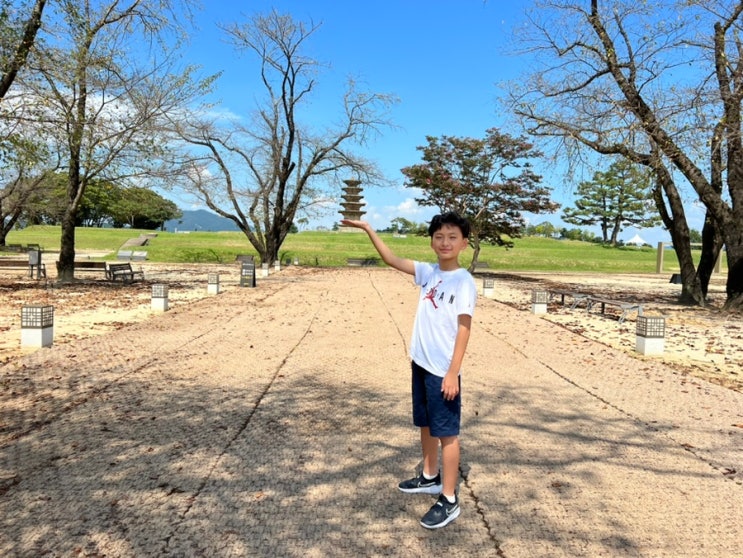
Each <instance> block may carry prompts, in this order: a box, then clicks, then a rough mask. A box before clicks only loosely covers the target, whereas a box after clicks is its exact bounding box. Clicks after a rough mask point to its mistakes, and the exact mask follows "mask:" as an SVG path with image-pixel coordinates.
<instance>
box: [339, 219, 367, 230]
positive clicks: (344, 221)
mask: <svg viewBox="0 0 743 558" xmlns="http://www.w3.org/2000/svg"><path fill="white" fill-rule="evenodd" d="M341 225H345V226H347V227H355V228H357V229H364V230H366V229H368V228H369V223H367V222H366V221H354V220H353V219H341Z"/></svg>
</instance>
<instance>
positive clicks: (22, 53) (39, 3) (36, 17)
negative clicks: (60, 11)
mask: <svg viewBox="0 0 743 558" xmlns="http://www.w3.org/2000/svg"><path fill="white" fill-rule="evenodd" d="M45 5H46V0H35V2H34V4H33V7H32V8H31V10H30V14H29V16H28V19H26V20H25V22H24V23H23V32H22V33H21V35H20V37H19V38H18V39H17V40H16V39H15V37H3V38H4V39H6V38H10V39H11V40H10V41H9V42H10V45H8V44H7V42H6V41H5V40H4V41H3V43H4V46H5V47H6V48H3V53H2V54H3V56H2V68H0V72H2V74H1V75H0V99H3V97H5V94H6V93H7V92H8V90H9V89H10V87H11V85H13V82H14V81H15V78H16V76H17V75H18V72H19V71H20V70H21V68H23V66H24V64H25V63H26V59H27V58H28V53H29V52H31V48H32V47H33V44H34V41H35V40H36V33H37V32H38V31H39V27H41V17H42V14H43V13H44V6H45ZM4 31H7V32H8V33H10V31H11V30H10V29H8V30H4Z"/></svg>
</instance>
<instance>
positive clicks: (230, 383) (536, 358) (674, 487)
mask: <svg viewBox="0 0 743 558" xmlns="http://www.w3.org/2000/svg"><path fill="white" fill-rule="evenodd" d="M415 301H416V289H415V287H414V286H413V285H412V283H411V281H410V280H409V278H407V277H405V276H402V275H401V274H399V273H397V272H394V271H391V270H386V269H376V270H367V269H357V270H325V271H318V270H303V269H294V270H286V271H282V272H280V273H277V274H274V275H272V276H271V277H270V278H268V279H265V280H263V281H261V282H259V286H258V288H256V289H248V288H230V289H228V290H226V291H225V292H223V293H222V294H220V295H218V296H215V297H209V298H204V299H202V300H197V301H192V302H190V303H188V304H182V305H175V306H174V307H173V309H172V310H171V311H169V312H166V313H164V314H158V315H150V316H149V318H148V319H146V320H144V321H140V322H137V323H134V324H129V325H122V326H121V327H119V328H118V329H117V330H115V331H113V332H109V333H105V334H101V335H97V336H94V337H88V338H81V339H78V340H76V341H75V342H74V343H64V344H58V345H55V346H53V347H52V348H50V349H44V350H40V351H36V352H34V353H32V354H28V355H26V356H23V357H21V358H15V359H13V360H12V361H10V362H8V363H7V364H5V365H4V366H2V367H0V381H2V392H0V393H1V396H0V405H1V406H0V409H1V411H2V420H1V421H0V554H2V555H3V556H24V557H25V556H29V557H30V556H39V555H45V554H48V555H54V556H80V555H84V556H117V557H119V556H265V557H269V556H272V557H273V556H291V557H300V556H318V557H319V556H430V555H434V554H436V553H446V554H447V555H452V556H468V557H469V556H501V557H508V558H516V557H521V556H523V557H527V556H528V557H535V556H544V557H548V556H549V557H553V556H566V557H568V556H571V557H572V556H586V557H593V556H618V555H621V556H649V557H650V556H652V557H657V556H668V557H672V556H673V557H679V556H682V557H683V556H700V555H704V556H712V557H715V556H717V557H725V558H728V557H730V556H734V555H736V553H738V551H739V550H740V525H741V524H743V506H741V502H742V501H743V476H742V475H743V452H742V451H741V448H743V428H742V427H741V425H743V395H742V394H741V393H739V392H737V391H734V390H730V389H726V388H723V387H721V386H718V385H714V384H710V383H708V382H705V381H702V380H697V379H695V378H694V377H690V376H688V375H686V374H683V373H680V372H679V371H678V370H676V369H674V368H669V367H667V366H665V365H663V364H662V363H659V362H657V361H653V360H648V359H637V358H634V357H633V356H631V355H628V354H627V353H626V352H624V351H621V350H619V349H616V348H613V347H611V346H608V345H606V344H603V343H599V342H596V341H594V340H591V339H587V338H585V337H582V336H580V335H576V334H575V333H573V332H571V331H569V330H568V329H566V328H565V327H563V326H562V325H560V324H555V323H552V322H550V321H549V320H545V319H543V318H541V317H539V316H534V315H532V314H530V313H529V312H527V311H524V310H521V309H519V308H514V307H513V306H509V305H506V304H503V303H500V302H497V301H494V300H486V299H480V301H479V302H478V309H477V314H476V325H475V328H474V330H473V335H472V339H471V346H470V351H469V355H468V357H467V361H466V369H465V372H464V397H465V405H464V416H463V442H462V443H463V462H462V473H463V479H462V481H461V484H460V495H461V498H462V504H463V510H464V511H463V514H462V516H461V517H460V518H459V519H458V520H457V521H456V522H454V523H453V524H452V525H450V526H449V527H447V528H446V529H444V530H441V531H438V532H433V533H430V532H427V531H425V530H423V529H422V528H421V527H420V526H419V525H418V520H419V518H420V516H421V515H422V514H423V513H424V512H425V511H426V510H427V509H428V507H429V506H430V505H431V503H432V499H431V498H430V497H428V496H422V497H421V496H412V497H411V496H409V495H403V494H401V493H399V492H398V491H397V489H396V483H397V482H398V481H399V480H400V478H403V477H406V476H409V475H410V474H412V473H413V471H414V468H415V467H416V464H417V463H418V460H419V454H418V448H417V434H416V432H415V429H414V428H413V427H412V426H411V424H410V418H409V414H410V412H409V378H408V373H409V372H408V364H407V357H406V353H407V343H408V338H409V335H410V328H411V326H412V317H413V313H414V310H415Z"/></svg>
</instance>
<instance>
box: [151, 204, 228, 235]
mask: <svg viewBox="0 0 743 558" xmlns="http://www.w3.org/2000/svg"><path fill="white" fill-rule="evenodd" d="M165 230H166V231H168V232H186V231H188V232H203V231H212V232H217V231H239V230H240V229H238V228H237V225H235V223H234V222H233V221H231V220H230V219H225V218H224V217H220V216H219V215H217V214H216V213H212V212H211V211H207V210H206V209H197V210H196V211H185V210H184V211H183V217H181V218H180V219H171V220H170V221H165Z"/></svg>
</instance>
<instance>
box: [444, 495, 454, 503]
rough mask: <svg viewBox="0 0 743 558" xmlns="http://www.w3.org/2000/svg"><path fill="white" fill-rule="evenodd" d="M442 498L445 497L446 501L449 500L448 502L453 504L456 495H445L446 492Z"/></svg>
mask: <svg viewBox="0 0 743 558" xmlns="http://www.w3.org/2000/svg"><path fill="white" fill-rule="evenodd" d="M444 498H446V500H447V501H448V502H449V503H450V504H453V503H455V502H456V501H457V496H456V494H455V495H454V496H447V495H446V494H444Z"/></svg>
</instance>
